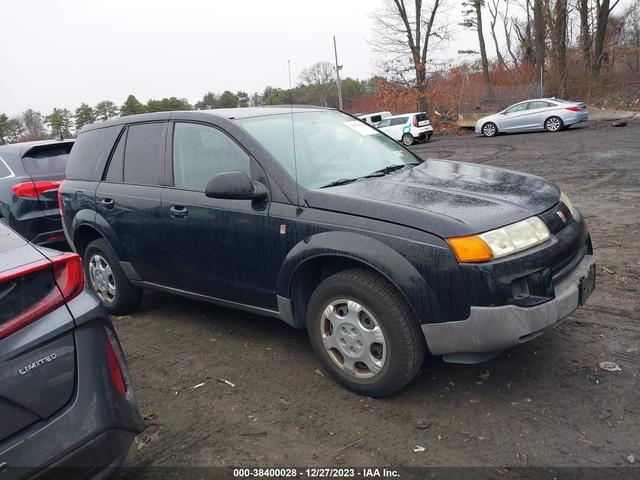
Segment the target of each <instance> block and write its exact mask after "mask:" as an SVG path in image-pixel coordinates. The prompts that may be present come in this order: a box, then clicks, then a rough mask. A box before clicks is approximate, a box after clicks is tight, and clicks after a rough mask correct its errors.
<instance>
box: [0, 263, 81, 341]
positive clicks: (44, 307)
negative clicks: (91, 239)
mask: <svg viewBox="0 0 640 480" xmlns="http://www.w3.org/2000/svg"><path fill="white" fill-rule="evenodd" d="M48 268H51V269H52V272H53V279H54V282H55V283H54V285H53V288H52V289H51V291H49V293H47V294H46V295H45V296H44V297H42V298H41V299H40V300H38V301H37V302H35V303H33V304H32V305H29V306H28V307H27V308H25V309H24V310H22V311H21V312H20V313H18V314H17V315H15V316H14V317H12V318H10V319H8V320H7V321H5V322H4V323H2V325H0V339H3V338H5V337H8V336H9V335H11V334H12V333H15V332H17V331H18V330H20V329H22V328H24V327H26V326H27V325H29V324H31V323H33V322H35V321H36V320H38V319H39V318H42V317H44V316H45V315H46V314H47V313H49V312H52V311H53V310H55V309H56V308H58V307H60V306H61V305H64V303H65V301H67V302H68V301H69V300H71V299H73V298H75V297H76V296H77V295H78V294H79V293H80V292H82V290H83V289H84V272H83V269H82V261H81V260H80V256H78V255H77V254H75V253H65V254H62V255H60V256H58V257H55V258H52V259H51V260H48V259H43V260H41V261H38V262H34V263H30V264H28V265H24V266H22V267H19V268H14V269H12V270H8V271H6V272H3V273H1V274H0V284H2V283H5V282H9V281H11V280H15V279H17V278H20V277H23V276H27V275H30V274H32V273H35V272H38V271H41V270H45V269H48Z"/></svg>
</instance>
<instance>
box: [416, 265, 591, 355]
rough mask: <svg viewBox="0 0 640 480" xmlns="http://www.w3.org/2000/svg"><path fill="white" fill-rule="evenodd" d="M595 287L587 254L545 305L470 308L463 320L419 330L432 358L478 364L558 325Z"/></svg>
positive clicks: (564, 277) (430, 325) (425, 326)
mask: <svg viewBox="0 0 640 480" xmlns="http://www.w3.org/2000/svg"><path fill="white" fill-rule="evenodd" d="M591 281H593V283H591ZM594 285H595V263H594V260H593V255H591V254H587V255H585V256H584V257H583V258H582V260H580V262H579V263H578V264H577V265H576V266H575V268H574V269H573V270H571V271H570V272H569V273H567V274H566V275H564V276H563V277H562V278H561V279H560V281H558V282H557V283H556V284H555V297H554V298H553V299H551V300H549V301H547V302H544V303H541V304H538V305H535V306H530V307H522V306H517V305H502V306H495V307H491V306H487V307H484V306H482V307H479V306H473V307H471V313H470V315H469V318H467V319H466V320H462V321H456V322H446V323H431V324H424V325H422V330H423V332H424V335H425V337H426V340H427V345H428V346H429V350H430V351H431V353H432V354H433V355H443V356H444V359H445V361H449V362H453V363H477V362H481V361H484V360H488V359H490V358H492V357H493V356H495V355H497V354H498V353H500V352H501V351H502V350H504V349H506V348H509V347H512V346H514V345H518V344H520V343H524V342H527V341H529V340H532V339H534V338H536V337H537V336H539V335H541V334H542V333H543V332H544V331H545V330H546V329H548V328H550V327H553V326H555V325H558V324H559V323H560V321H561V320H563V319H564V318H566V317H567V316H568V315H570V314H571V313H573V312H574V311H575V310H576V309H577V308H578V307H579V306H580V305H581V304H582V303H584V301H586V298H587V297H588V295H589V294H590V293H591V290H592V287H593V286H594Z"/></svg>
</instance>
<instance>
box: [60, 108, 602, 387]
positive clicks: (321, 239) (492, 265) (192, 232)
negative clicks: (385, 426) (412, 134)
mask: <svg viewBox="0 0 640 480" xmlns="http://www.w3.org/2000/svg"><path fill="white" fill-rule="evenodd" d="M60 192H61V195H60V198H61V209H62V210H63V219H64V222H63V223H64V228H65V233H66V235H67V239H68V241H69V242H70V243H71V244H72V245H73V246H74V248H75V250H76V251H77V252H78V253H80V254H81V255H82V256H83V257H84V261H85V262H84V264H85V269H86V276H87V278H88V279H89V282H90V284H91V285H92V286H93V288H94V290H95V291H96V293H97V294H98V295H99V297H100V298H101V300H102V302H103V303H104V305H105V306H106V307H107V308H108V309H109V310H110V311H111V312H112V313H123V312H125V311H129V310H131V309H133V308H135V307H136V305H137V304H138V302H139V301H140V298H141V288H142V287H149V288H156V289H159V290H163V291H166V292H171V293H176V294H180V295H185V296H189V297H192V298H196V299H201V300H205V301H210V302H214V303H218V304H221V305H226V306H230V307H234V308H239V309H244V310H248V311H250V312H254V313H258V314H262V315H267V316H273V317H277V318H280V319H282V320H284V321H285V322H287V323H288V324H290V325H291V326H293V327H296V328H307V329H308V332H309V338H310V340H311V344H312V345H313V348H314V350H315V351H316V353H317V354H318V356H319V357H320V359H321V361H322V363H323V364H324V366H325V368H326V369H327V370H328V371H329V372H330V373H331V375H332V376H333V377H334V378H335V379H336V380H337V381H339V382H340V383H342V384H343V385H345V386H347V387H348V388H350V389H352V390H354V391H356V392H359V393H363V394H367V395H376V396H382V395H388V394H391V393H393V392H395V391H397V390H398V389H400V388H401V387H402V386H404V385H405V384H406V383H408V382H409V381H410V380H411V379H412V378H413V377H414V376H415V375H416V374H417V372H418V370H419V369H420V367H421V364H422V361H423V358H424V354H425V350H426V348H428V349H429V351H430V352H431V353H432V354H434V355H443V356H444V358H445V360H447V361H451V362H463V363H472V362H479V361H482V360H485V359H488V358H491V357H492V356H495V355H496V354H497V353H498V352H500V351H502V350H504V349H505V348H507V347H510V346H513V345H516V344H518V343H522V342H524V341H527V340H530V339H532V338H534V337H536V336H537V335H539V334H541V333H542V332H543V331H544V330H545V329H547V328H548V327H550V326H552V325H555V324H557V323H558V322H559V321H560V320H561V319H563V318H564V317H566V316H567V315H569V314H570V313H571V312H573V311H574V310H575V309H576V308H578V306H579V305H581V304H582V303H583V302H584V301H585V300H586V298H587V296H588V295H589V294H590V293H591V291H592V290H593V288H594V285H595V265H594V262H593V254H592V248H591V241H590V238H589V233H588V231H587V229H586V226H585V222H584V219H583V217H582V216H581V214H580V212H579V211H578V210H577V209H576V208H575V207H573V206H572V205H571V202H570V201H569V199H568V198H567V197H566V195H564V194H562V193H561V192H560V190H559V189H558V187H556V186H555V185H553V184H551V183H549V182H547V181H545V180H544V179H542V178H539V177H535V176H531V175H525V174H520V173H516V172H511V171H507V170H503V169H499V168H492V167H486V166H480V165H474V164H465V163H459V162H450V161H442V160H426V161H425V160H422V159H420V158H419V157H417V156H416V155H415V154H413V153H412V152H411V151H409V150H407V149H406V148H404V147H403V146H402V145H399V144H397V143H396V142H395V141H393V140H392V139H391V138H390V137H388V136H386V135H385V134H383V133H381V132H380V131H378V130H376V129H375V128H373V127H370V126H368V125H367V124H365V123H363V122H361V121H359V120H357V119H355V118H354V117H351V116H349V115H346V114H344V113H342V112H339V111H336V110H331V109H322V108H315V107H291V108H290V107H274V108H242V109H231V110H213V111H199V112H172V113H168V112H167V113H159V114H146V115H138V116H130V117H125V118H119V119H114V120H109V121H107V122H103V123H96V124H93V125H91V126H88V127H85V128H84V129H83V130H82V131H81V132H80V134H79V136H78V139H77V142H76V145H75V146H74V148H73V150H72V152H71V157H70V159H69V165H68V168H67V179H66V180H65V181H64V183H63V185H62V186H61V188H60ZM425 340H426V342H425Z"/></svg>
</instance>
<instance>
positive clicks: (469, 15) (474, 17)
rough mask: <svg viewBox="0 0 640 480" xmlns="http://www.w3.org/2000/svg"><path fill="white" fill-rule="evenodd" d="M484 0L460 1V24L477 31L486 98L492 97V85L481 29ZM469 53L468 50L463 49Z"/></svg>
mask: <svg viewBox="0 0 640 480" xmlns="http://www.w3.org/2000/svg"><path fill="white" fill-rule="evenodd" d="M483 5H484V0H465V1H464V2H462V7H463V8H464V10H463V11H462V13H463V14H464V20H463V21H462V23H461V25H462V26H463V27H466V28H472V29H475V30H476V32H477V33H478V45H479V47H480V61H481V62H482V77H483V79H484V88H485V91H486V95H487V98H492V97H493V86H492V85H491V72H489V59H488V58H487V47H486V45H485V43H484V32H483V30H482V6H483ZM464 52H465V53H469V52H470V51H469V50H465V51H464Z"/></svg>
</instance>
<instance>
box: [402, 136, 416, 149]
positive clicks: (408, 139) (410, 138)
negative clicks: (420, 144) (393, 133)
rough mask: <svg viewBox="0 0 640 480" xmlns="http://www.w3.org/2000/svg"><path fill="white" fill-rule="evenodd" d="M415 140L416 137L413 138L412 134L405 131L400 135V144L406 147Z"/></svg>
mask: <svg viewBox="0 0 640 480" xmlns="http://www.w3.org/2000/svg"><path fill="white" fill-rule="evenodd" d="M415 141H416V139H415V138H413V135H411V134H410V133H405V134H404V135H402V144H403V145H406V146H407V147H409V146H411V145H413V144H414V143H415Z"/></svg>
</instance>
